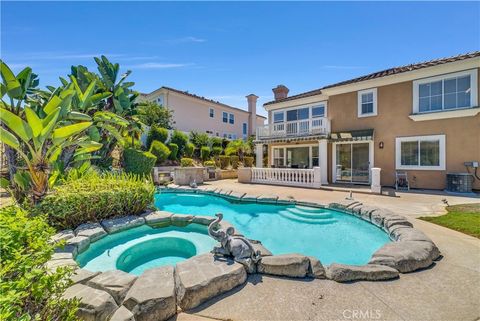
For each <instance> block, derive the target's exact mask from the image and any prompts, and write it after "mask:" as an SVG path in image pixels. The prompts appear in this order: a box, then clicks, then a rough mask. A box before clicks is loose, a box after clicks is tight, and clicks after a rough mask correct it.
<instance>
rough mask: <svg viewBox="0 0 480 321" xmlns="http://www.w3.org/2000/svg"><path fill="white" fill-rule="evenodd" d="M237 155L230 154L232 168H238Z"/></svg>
mask: <svg viewBox="0 0 480 321" xmlns="http://www.w3.org/2000/svg"><path fill="white" fill-rule="evenodd" d="M239 161H240V160H239V157H238V156H237V155H232V156H230V163H231V164H232V167H233V169H237V168H238V163H239Z"/></svg>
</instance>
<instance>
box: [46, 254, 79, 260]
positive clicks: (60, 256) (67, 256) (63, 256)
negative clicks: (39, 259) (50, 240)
mask: <svg viewBox="0 0 480 321" xmlns="http://www.w3.org/2000/svg"><path fill="white" fill-rule="evenodd" d="M66 259H71V260H73V254H72V253H70V252H64V253H53V254H52V257H51V258H50V260H66Z"/></svg>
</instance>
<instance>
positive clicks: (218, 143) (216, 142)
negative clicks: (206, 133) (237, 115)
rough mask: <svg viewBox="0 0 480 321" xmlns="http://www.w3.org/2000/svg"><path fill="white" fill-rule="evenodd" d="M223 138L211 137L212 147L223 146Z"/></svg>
mask: <svg viewBox="0 0 480 321" xmlns="http://www.w3.org/2000/svg"><path fill="white" fill-rule="evenodd" d="M222 143H223V139H222V138H220V137H211V138H210V145H212V147H222Z"/></svg>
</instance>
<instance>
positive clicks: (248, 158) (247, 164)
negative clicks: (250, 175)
mask: <svg viewBox="0 0 480 321" xmlns="http://www.w3.org/2000/svg"><path fill="white" fill-rule="evenodd" d="M254 160H255V159H254V158H253V157H251V156H245V157H244V158H243V166H245V167H253V161H254Z"/></svg>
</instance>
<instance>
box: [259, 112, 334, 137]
mask: <svg viewBox="0 0 480 321" xmlns="http://www.w3.org/2000/svg"><path fill="white" fill-rule="evenodd" d="M329 132H330V121H329V120H328V119H327V118H326V117H319V118H312V119H306V120H298V121H289V122H283V123H273V124H268V125H264V126H261V127H258V128H257V139H262V138H264V139H265V138H279V137H291V136H308V135H327V134H328V133H329Z"/></svg>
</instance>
